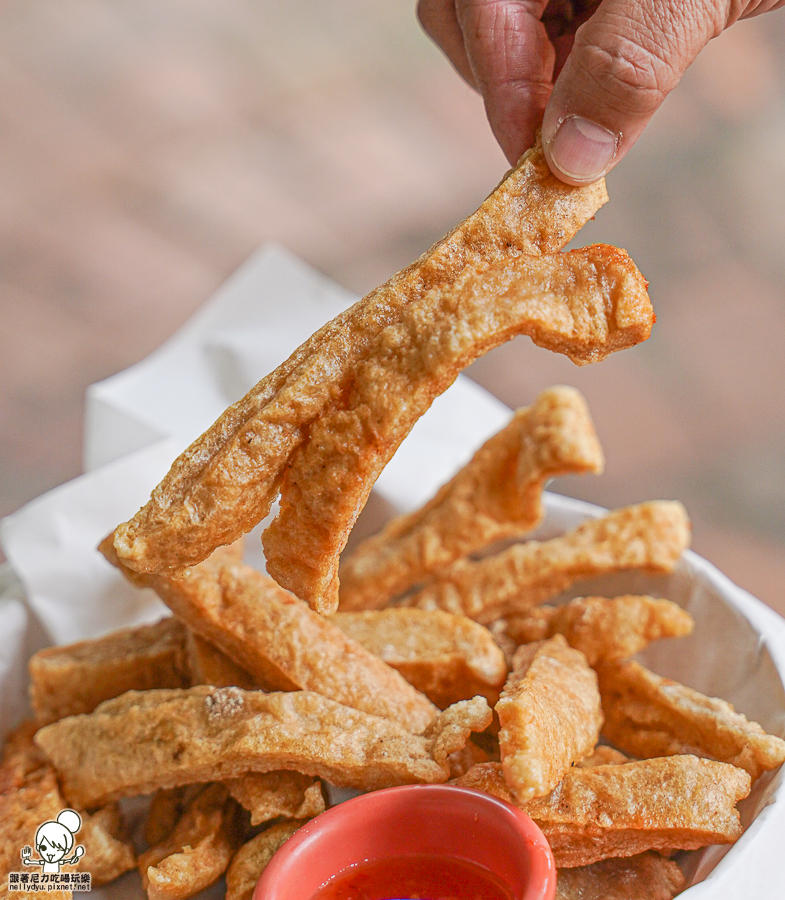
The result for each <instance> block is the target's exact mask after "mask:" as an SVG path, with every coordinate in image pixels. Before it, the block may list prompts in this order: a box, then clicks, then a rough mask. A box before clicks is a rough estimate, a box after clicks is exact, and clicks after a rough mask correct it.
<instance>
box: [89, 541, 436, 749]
mask: <svg viewBox="0 0 785 900" xmlns="http://www.w3.org/2000/svg"><path fill="white" fill-rule="evenodd" d="M100 549H101V550H102V552H104V553H105V554H106V555H107V558H108V559H109V560H110V562H114V563H115V565H117V559H116V557H114V556H113V549H112V545H111V542H110V541H109V539H107V540H105V541H104V542H103V543H102V544H101V547H100ZM121 569H122V571H123V573H124V574H125V575H127V576H129V577H131V579H132V580H133V581H134V582H135V583H137V584H144V585H148V586H149V587H152V588H154V589H155V591H157V593H158V595H159V596H160V597H161V599H162V600H163V601H164V603H166V605H167V606H168V607H169V608H170V609H171V610H172V611H173V612H174V613H175V615H176V616H178V617H179V618H180V619H182V620H183V621H184V622H186V623H187V625H188V626H189V628H191V629H193V630H194V631H195V632H196V633H197V634H200V635H201V636H202V637H204V638H206V639H207V640H208V641H210V642H211V643H212V644H214V645H215V646H216V647H218V648H219V649H220V650H221V651H222V652H223V653H225V654H226V655H227V656H229V657H230V659H232V660H233V661H234V662H235V663H237V664H238V665H239V666H241V667H242V668H243V669H244V670H245V671H247V672H248V673H250V675H251V676H252V678H253V679H254V680H256V681H257V682H258V684H259V685H260V686H262V687H264V688H266V689H270V690H283V691H290V690H300V689H302V690H313V691H318V692H319V693H321V694H324V696H325V697H330V698H331V699H333V700H336V701H337V702H338V703H343V704H345V705H346V706H351V707H354V708H355V709H359V710H361V711H363V712H367V713H371V714H372V715H378V716H388V717H389V718H391V719H393V720H395V721H396V722H398V723H400V724H401V725H403V727H405V728H407V729H408V730H409V731H411V732H413V733H415V734H416V733H418V732H421V731H422V730H423V729H424V728H425V726H426V725H427V724H428V723H429V722H430V721H431V719H432V718H433V716H434V715H435V713H436V711H437V710H436V707H435V706H434V705H433V704H432V703H431V702H430V701H429V700H428V698H427V697H425V696H424V695H423V694H421V693H420V692H419V691H417V690H415V689H414V688H413V687H412V686H411V685H410V684H409V683H408V682H407V681H406V680H405V679H404V678H403V676H402V675H399V674H398V673H397V672H396V671H395V670H394V669H391V668H390V667H389V666H388V665H387V664H386V663H384V662H382V660H381V659H379V657H378V656H375V655H374V654H373V653H369V652H368V651H367V650H366V649H365V648H364V647H361V646H360V645H359V644H358V643H356V642H355V641H352V640H350V639H349V638H347V637H346V635H345V634H344V633H343V632H342V631H341V630H340V628H338V627H337V626H335V625H333V624H332V623H331V622H330V621H329V619H326V618H324V617H323V616H320V615H318V614H317V613H315V612H313V611H312V610H310V609H308V607H307V606H306V605H305V604H304V603H303V602H302V601H300V600H298V599H297V598H296V597H293V596H292V595H291V594H290V593H288V592H287V591H285V590H283V588H281V587H279V585H277V584H276V583H275V582H274V581H273V580H272V579H271V578H268V577H267V576H266V575H262V573H261V572H257V571H256V570H255V569H252V568H250V567H249V566H246V565H244V564H243V563H236V562H231V561H230V562H226V561H225V560H224V559H223V558H222V557H221V556H217V558H216V557H211V558H210V559H209V560H207V561H206V562H203V563H201V564H200V565H198V566H195V567H194V568H193V569H191V570H189V572H188V573H187V574H185V575H183V576H181V577H179V578H170V577H167V576H159V575H150V576H145V575H137V574H135V573H131V572H130V571H129V570H128V569H125V568H124V567H121Z"/></svg>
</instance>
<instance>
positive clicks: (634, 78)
mask: <svg viewBox="0 0 785 900" xmlns="http://www.w3.org/2000/svg"><path fill="white" fill-rule="evenodd" d="M581 32H582V29H579V30H578V33H577V35H576V41H575V43H576V48H575V50H574V51H573V52H574V53H575V58H576V61H579V65H580V67H581V68H582V69H583V70H584V74H585V75H586V77H587V78H588V79H589V81H590V83H591V84H592V85H593V86H594V87H596V88H599V89H600V90H602V91H603V93H605V94H607V95H609V100H611V101H612V102H613V103H614V105H615V106H617V108H618V109H619V111H621V112H630V111H636V112H640V111H644V110H645V111H649V110H651V111H653V110H654V109H656V108H657V107H658V106H659V105H660V104H661V103H662V101H663V100H664V99H665V96H666V95H667V94H668V92H669V91H670V90H671V89H672V88H673V87H675V85H676V83H677V82H678V80H679V79H678V73H677V72H676V70H675V68H674V66H673V64H672V63H671V61H670V60H669V59H668V56H667V54H666V53H664V52H662V50H661V48H659V47H658V46H657V45H656V44H653V45H652V46H647V45H646V42H642V41H639V40H635V39H633V38H630V37H626V36H625V35H622V34H619V33H618V32H616V33H608V32H604V33H601V34H596V33H595V34H592V33H591V31H589V30H587V31H584V32H583V34H582V33H581ZM576 50H577V52H575V51H576Z"/></svg>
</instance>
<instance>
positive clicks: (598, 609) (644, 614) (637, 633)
mask: <svg viewBox="0 0 785 900" xmlns="http://www.w3.org/2000/svg"><path fill="white" fill-rule="evenodd" d="M694 624H695V623H694V621H693V618H692V616H691V615H690V614H689V613H688V612H687V611H686V610H684V609H682V608H681V607H680V606H677V604H675V603H672V602H671V601H670V600H655V599H654V597H647V596H643V597H638V596H634V595H632V594H624V595H623V596H621V597H614V598H613V599H608V598H606V597H576V598H575V599H574V600H571V601H570V602H569V603H567V604H565V605H564V606H556V607H554V606H539V607H535V608H534V609H531V610H529V612H528V613H526V614H525V615H523V616H515V617H511V618H509V619H508V620H507V626H506V628H505V633H506V634H508V635H509V636H510V637H511V638H512V639H513V640H514V641H515V642H516V643H518V644H527V643H529V642H530V641H541V640H544V639H545V638H549V637H551V636H552V635H554V634H563V635H564V636H565V637H566V638H567V643H568V644H569V645H570V646H571V647H575V649H576V650H580V651H581V653H583V655H584V656H585V657H586V659H587V661H588V663H589V665H590V666H596V665H597V663H600V662H613V661H615V660H619V659H627V658H629V657H630V656H634V655H635V654H636V653H638V652H639V651H640V650H643V648H644V647H645V646H646V645H647V644H650V643H651V642H652V641H656V640H659V639H660V638H667V637H683V636H684V635H687V634H690V633H691V632H692V629H693V626H694Z"/></svg>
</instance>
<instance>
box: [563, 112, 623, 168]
mask: <svg viewBox="0 0 785 900" xmlns="http://www.w3.org/2000/svg"><path fill="white" fill-rule="evenodd" d="M617 146H618V138H617V136H616V135H615V134H614V133H613V132H612V131H608V129H607V128H603V127H602V125H598V124H597V123H596V122H592V121H590V120H589V119H584V118H582V117H581V116H568V117H567V118H566V119H565V120H564V121H563V122H562V123H561V125H559V128H558V129H557V131H556V135H555V137H554V138H553V140H552V142H551V147H550V151H551V161H552V162H553V164H554V165H555V166H556V168H557V169H559V171H561V172H563V173H564V174H565V175H568V176H569V177H570V178H574V179H575V180H576V181H587V182H588V181H594V180H596V179H597V178H599V177H600V176H601V175H603V174H604V173H605V170H606V169H607V168H608V166H609V165H610V164H611V162H612V160H613V157H614V156H615V155H616V148H617Z"/></svg>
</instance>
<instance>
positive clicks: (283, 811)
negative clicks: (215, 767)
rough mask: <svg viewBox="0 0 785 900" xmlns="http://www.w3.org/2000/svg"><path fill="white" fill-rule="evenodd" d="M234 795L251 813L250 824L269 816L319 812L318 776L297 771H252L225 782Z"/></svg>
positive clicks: (305, 815)
mask: <svg viewBox="0 0 785 900" xmlns="http://www.w3.org/2000/svg"><path fill="white" fill-rule="evenodd" d="M225 784H226V787H227V788H228V789H229V793H230V794H231V795H232V797H234V799H235V800H236V801H237V802H238V803H239V804H240V806H243V807H244V808H245V809H247V810H248V811H249V812H250V813H251V825H254V826H255V825H261V824H262V822H269V821H270V819H277V818H279V817H280V818H285V819H312V818H313V817H314V816H318V815H319V813H323V812H324V809H325V806H324V795H323V794H322V783H321V782H320V781H319V779H318V778H312V777H311V776H310V775H302V774H300V772H287V771H281V772H264V773H257V772H254V773H252V774H250V775H244V776H243V777H242V778H230V779H229V780H228V781H227V782H225Z"/></svg>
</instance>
